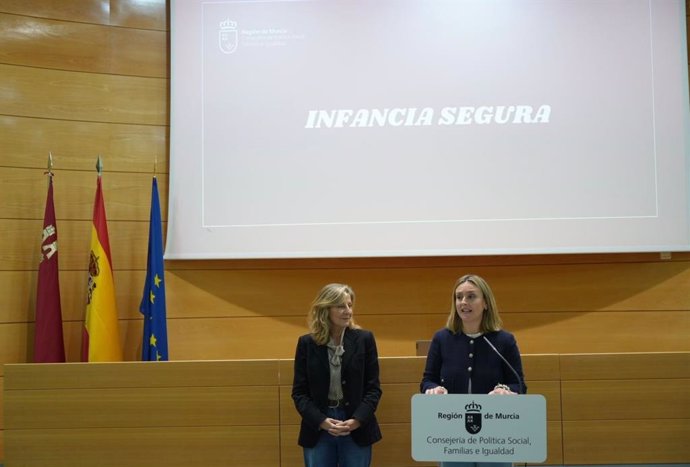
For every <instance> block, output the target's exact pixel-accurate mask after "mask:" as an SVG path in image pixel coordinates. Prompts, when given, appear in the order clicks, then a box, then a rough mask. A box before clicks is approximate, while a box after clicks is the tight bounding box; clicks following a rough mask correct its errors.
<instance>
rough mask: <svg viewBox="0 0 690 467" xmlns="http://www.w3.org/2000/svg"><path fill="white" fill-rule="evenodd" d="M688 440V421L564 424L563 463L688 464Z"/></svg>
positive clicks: (576, 422)
mask: <svg viewBox="0 0 690 467" xmlns="http://www.w3.org/2000/svg"><path fill="white" fill-rule="evenodd" d="M688 439H690V420H688V419H671V420H666V419H657V420H588V421H564V422H563V446H564V449H563V462H564V463H565V464H674V463H688V461H690V443H688Z"/></svg>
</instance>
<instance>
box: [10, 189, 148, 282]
mask: <svg viewBox="0 0 690 467" xmlns="http://www.w3.org/2000/svg"><path fill="white" fill-rule="evenodd" d="M93 183H94V193H95V190H96V189H95V184H96V181H95V178H94V181H93ZM149 189H150V188H149ZM107 196H108V195H107V194H105V197H106V199H105V203H106V208H105V209H106V215H107V212H108V203H109V201H108V198H107ZM92 202H93V200H92ZM43 203H44V206H45V200H44V201H43ZM57 222H58V236H59V239H60V240H59V242H60V246H59V248H60V270H62V271H66V270H70V269H83V270H86V268H88V255H89V241H90V239H91V225H92V221H91V220H83V221H64V222H61V221H60V220H59V219H58V220H57ZM42 229H43V220H42V219H41V220H39V219H36V220H15V219H0V231H2V232H4V233H5V235H6V241H5V242H3V244H2V245H0V252H1V253H0V255H1V256H0V270H15V271H16V270H26V269H36V268H37V267H38V261H39V249H38V246H37V244H38V245H39V246H40V244H39V243H38V242H40V235H41V230H42ZM108 235H109V236H110V250H111V253H112V255H113V258H112V261H113V268H114V269H115V271H117V270H118V269H140V270H144V269H145V266H146V254H147V248H148V236H149V225H148V222H141V221H111V220H110V219H108ZM60 286H61V287H62V286H63V285H62V284H60ZM142 287H143V285H142ZM140 293H141V292H140V291H137V292H136V294H137V295H138V294H140Z"/></svg>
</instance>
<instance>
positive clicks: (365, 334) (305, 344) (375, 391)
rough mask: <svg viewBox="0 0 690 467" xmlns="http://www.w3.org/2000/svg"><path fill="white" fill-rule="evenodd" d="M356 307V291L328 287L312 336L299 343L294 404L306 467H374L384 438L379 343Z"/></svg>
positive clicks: (315, 306) (312, 320)
mask: <svg viewBox="0 0 690 467" xmlns="http://www.w3.org/2000/svg"><path fill="white" fill-rule="evenodd" d="M354 302H355V293H354V291H353V290H352V288H351V287H349V286H347V285H344V284H328V285H327V286H325V287H324V288H323V289H321V291H320V292H319V294H318V295H317V297H316V299H315V300H314V302H313V303H312V306H311V310H310V312H309V316H308V322H309V330H310V333H309V334H305V335H303V336H301V337H300V338H299V340H298V341H297V350H296V352H295V372H294V380H293V384H292V399H293V401H294V402H295V407H296V408H297V411H298V412H299V414H300V415H301V416H302V423H301V426H300V432H299V440H298V444H299V445H300V446H302V447H303V450H304V465H305V467H338V466H344V465H346V466H348V467H368V466H369V465H371V451H372V450H371V445H372V444H373V443H375V442H377V441H378V440H380V439H381V430H380V429H379V425H378V422H377V420H376V415H375V414H374V412H375V411H376V408H377V406H378V403H379V400H380V399H381V385H380V382H379V363H378V352H377V350H376V341H375V340H374V335H373V334H372V333H371V332H369V331H365V330H363V329H361V328H360V327H359V326H358V325H356V324H355V322H354V319H353V317H352V315H353V306H354Z"/></svg>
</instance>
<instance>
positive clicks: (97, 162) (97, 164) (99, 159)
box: [96, 154, 103, 177]
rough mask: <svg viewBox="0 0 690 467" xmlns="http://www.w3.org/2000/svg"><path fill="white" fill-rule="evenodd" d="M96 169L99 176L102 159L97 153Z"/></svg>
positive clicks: (101, 171)
mask: <svg viewBox="0 0 690 467" xmlns="http://www.w3.org/2000/svg"><path fill="white" fill-rule="evenodd" d="M96 171H97V172H98V176H99V177H100V176H101V175H102V174H103V161H102V160H101V155H100V154H99V155H98V160H96Z"/></svg>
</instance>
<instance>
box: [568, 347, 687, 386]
mask: <svg viewBox="0 0 690 467" xmlns="http://www.w3.org/2000/svg"><path fill="white" fill-rule="evenodd" d="M560 362H561V375H562V378H563V380H602V379H603V380H606V379H612V378H616V379H632V378H644V379H659V378H662V379H666V378H690V355H688V354H687V353H685V352H658V351H656V352H654V353H649V354H644V355H638V354H635V353H632V354H623V353H611V354H608V355H593V354H590V355H588V354H584V355H561V357H560Z"/></svg>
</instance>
